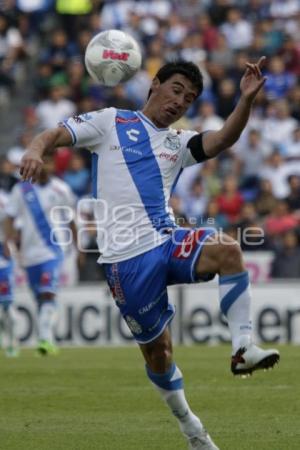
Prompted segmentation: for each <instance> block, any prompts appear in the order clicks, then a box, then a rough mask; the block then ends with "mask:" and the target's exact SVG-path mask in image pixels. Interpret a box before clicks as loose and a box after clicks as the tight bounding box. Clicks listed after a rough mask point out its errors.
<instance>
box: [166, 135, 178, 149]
mask: <svg viewBox="0 0 300 450" xmlns="http://www.w3.org/2000/svg"><path fill="white" fill-rule="evenodd" d="M164 146H165V147H166V148H169V149H170V150H172V151H173V152H174V151H176V150H179V149H180V139H179V137H178V136H177V135H174V134H171V133H169V134H168V135H167V137H166V139H165V140H164Z"/></svg>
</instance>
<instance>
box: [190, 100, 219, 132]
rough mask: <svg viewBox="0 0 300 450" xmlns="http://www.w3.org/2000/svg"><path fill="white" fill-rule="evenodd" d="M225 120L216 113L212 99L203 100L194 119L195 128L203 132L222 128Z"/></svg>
mask: <svg viewBox="0 0 300 450" xmlns="http://www.w3.org/2000/svg"><path fill="white" fill-rule="evenodd" d="M223 123H224V120H223V119H222V118H221V117H220V116H218V115H217V114H216V111H215V106H214V104H213V102H211V101H205V100H204V101H203V102H201V103H200V105H199V109H198V113H197V115H196V118H195V119H194V120H193V121H192V126H193V129H195V130H197V131H199V132H201V131H208V130H220V129H221V128H222V126H223Z"/></svg>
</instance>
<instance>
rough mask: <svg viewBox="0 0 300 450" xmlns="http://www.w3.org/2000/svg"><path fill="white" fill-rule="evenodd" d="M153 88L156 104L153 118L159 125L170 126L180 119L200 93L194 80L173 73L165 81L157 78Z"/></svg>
mask: <svg viewBox="0 0 300 450" xmlns="http://www.w3.org/2000/svg"><path fill="white" fill-rule="evenodd" d="M151 88H152V95H151V97H152V96H153V100H154V105H155V107H154V110H153V115H152V120H153V122H154V123H155V124H156V125H157V126H159V127H168V126H169V125H171V124H172V123H174V122H176V121H177V120H178V119H180V117H182V116H183V115H184V114H185V112H186V111H187V110H188V108H189V107H190V106H191V104H192V103H193V102H194V101H195V100H196V98H197V95H198V92H197V89H196V88H195V86H193V84H192V82H191V81H190V80H189V79H188V78H186V77H185V76H184V75H181V74H175V75H173V76H172V77H171V78H169V79H168V80H166V81H165V82H164V83H160V82H159V80H157V79H156V80H154V81H153V84H152V87H151Z"/></svg>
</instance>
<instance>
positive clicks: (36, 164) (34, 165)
mask: <svg viewBox="0 0 300 450" xmlns="http://www.w3.org/2000/svg"><path fill="white" fill-rule="evenodd" d="M42 166H43V160H42V158H41V157H40V156H38V155H37V154H36V152H34V151H33V150H27V151H26V152H25V154H24V155H23V158H22V160H21V166H20V175H21V177H22V181H30V182H32V183H34V182H36V181H37V180H38V177H39V175H40V172H41V169H42Z"/></svg>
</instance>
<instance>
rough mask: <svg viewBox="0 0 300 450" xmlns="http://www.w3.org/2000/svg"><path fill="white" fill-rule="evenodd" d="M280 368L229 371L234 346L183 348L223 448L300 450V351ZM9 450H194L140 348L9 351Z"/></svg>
mask: <svg viewBox="0 0 300 450" xmlns="http://www.w3.org/2000/svg"><path fill="white" fill-rule="evenodd" d="M280 350H281V362H280V365H279V366H276V368H275V369H274V370H273V371H269V372H267V373H264V372H257V373H255V374H254V375H253V377H251V378H248V379H241V378H235V377H233V376H232V375H231V373H230V371H229V359H228V355H229V353H230V348H229V347H228V346H220V347H206V346H192V347H177V348H175V360H176V362H177V364H178V366H179V367H180V368H181V370H182V371H183V374H184V379H185V386H186V394H187V397H188V399H189V402H190V404H191V407H192V409H193V410H194V411H195V412H196V413H197V414H199V415H200V417H201V418H202V420H203V422H204V424H205V425H206V427H207V429H208V430H209V432H210V434H211V435H212V437H213V438H214V440H215V441H216V443H217V444H218V445H219V446H220V449H221V450H299V449H300V425H299V424H300V422H299V417H300V416H299V414H300V376H299V375H300V367H299V348H298V347H292V346H282V347H281V348H280ZM0 390H1V391H0V392H1V395H0V449H1V450H15V449H16V450H17V449H18V450H19V449H25V450H33V449H34V450H96V449H97V450H185V449H186V448H187V446H186V443H185V441H184V439H183V438H182V436H181V434H180V432H179V430H178V427H177V423H176V420H175V419H174V418H173V417H171V415H170V413H169V411H168V410H167V408H166V406H165V405H164V404H163V403H162V402H161V400H160V398H159V396H158V394H157V393H156V392H155V390H154V389H153V387H152V386H151V384H150V382H149V381H148V380H147V378H146V376H145V373H144V367H143V361H142V357H141V355H140V354H139V351H138V349H137V348H134V347H130V348H80V349H77V348H74V349H62V351H61V353H60V355H59V356H58V357H37V356H35V354H34V351H33V350H23V351H22V354H21V356H20V357H19V358H16V359H7V358H5V357H4V355H3V354H2V353H1V356H0Z"/></svg>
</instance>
